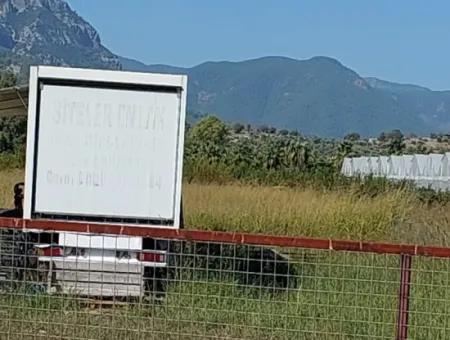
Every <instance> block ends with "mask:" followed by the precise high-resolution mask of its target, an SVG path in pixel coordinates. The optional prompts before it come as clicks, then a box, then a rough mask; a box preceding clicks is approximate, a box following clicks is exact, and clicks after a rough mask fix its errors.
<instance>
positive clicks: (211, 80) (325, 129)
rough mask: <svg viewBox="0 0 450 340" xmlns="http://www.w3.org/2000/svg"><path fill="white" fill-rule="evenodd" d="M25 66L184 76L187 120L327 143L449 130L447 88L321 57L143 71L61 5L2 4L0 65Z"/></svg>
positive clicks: (37, 0)
mask: <svg viewBox="0 0 450 340" xmlns="http://www.w3.org/2000/svg"><path fill="white" fill-rule="evenodd" d="M33 64H45V65H59V66H72V67H88V68H101V69H115V70H121V69H122V70H130V71H141V72H158V73H182V74H187V75H188V76H189V82H188V87H189V89H188V110H189V113H190V116H191V118H192V117H199V116H202V115H204V114H215V115H217V116H219V117H220V118H221V119H223V120H225V121H227V122H230V123H234V122H240V123H244V124H252V125H271V126H274V127H278V128H283V129H291V130H299V131H300V132H302V133H304V134H310V135H319V136H326V137H340V136H343V135H345V134H347V133H350V132H358V133H360V134H361V135H364V136H375V135H378V134H379V133H380V132H382V131H387V130H392V129H401V130H402V131H404V132H414V133H416V134H428V133H430V132H448V131H450V91H432V90H430V89H427V88H424V87H421V86H417V85H409V84H398V83H393V82H388V81H384V80H380V79H377V78H374V77H363V76H361V75H359V74H358V73H357V72H355V71H354V70H352V69H351V68H349V67H346V66H345V65H343V64H342V63H341V62H340V61H338V60H336V59H333V58H330V57H326V56H317V57H312V58H310V59H306V60H297V59H293V58H288V57H281V56H265V57H260V58H256V59H250V60H244V61H214V62H212V61H211V62H204V63H201V64H199V65H196V66H193V67H176V66H170V65H163V64H160V65H146V64H144V63H142V62H139V61H137V60H134V59H131V58H124V57H120V56H118V55H116V54H114V53H112V52H111V51H110V50H109V49H107V48H106V47H105V46H104V45H103V44H102V42H101V38H100V34H99V33H98V32H97V31H96V30H95V28H94V27H93V26H92V25H91V24H90V23H88V22H87V21H85V20H84V19H83V18H82V17H81V16H79V15H78V14H77V13H76V12H75V11H73V10H72V9H71V7H70V5H69V4H68V3H67V2H66V1H64V0H0V65H2V67H3V68H8V69H10V70H13V71H14V72H16V73H18V74H19V75H21V78H20V80H21V81H25V80H26V75H27V70H28V67H29V65H33Z"/></svg>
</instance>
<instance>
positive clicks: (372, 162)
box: [341, 152, 450, 190]
mask: <svg viewBox="0 0 450 340" xmlns="http://www.w3.org/2000/svg"><path fill="white" fill-rule="evenodd" d="M341 173H342V174H343V175H344V176H347V177H353V176H359V177H367V176H373V177H385V178H388V179H392V180H410V181H413V182H414V183H416V184H417V186H419V187H426V188H431V189H435V190H450V152H448V153H445V154H435V153H434V154H428V155H423V154H415V155H401V156H398V155H391V156H375V157H373V156H371V157H353V158H351V157H346V158H345V159H344V161H343V164H342V170H341Z"/></svg>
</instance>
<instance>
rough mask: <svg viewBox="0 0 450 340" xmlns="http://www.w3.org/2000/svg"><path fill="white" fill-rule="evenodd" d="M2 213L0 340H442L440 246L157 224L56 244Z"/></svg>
mask: <svg viewBox="0 0 450 340" xmlns="http://www.w3.org/2000/svg"><path fill="white" fill-rule="evenodd" d="M3 221H4V222H3V223H0V225H3V227H0V339H161V338H163V339H200V338H211V339H213V338H214V339H216V338H222V339H395V338H398V339H406V338H408V339H448V338H450V322H449V321H450V306H449V302H450V301H449V300H450V292H449V288H450V274H449V270H450V262H449V259H447V258H445V256H447V255H448V254H450V251H449V250H448V249H442V248H436V249H432V248H418V247H401V246H395V245H377V244H361V243H356V242H355V243H351V242H341V243H339V241H337V242H333V241H329V240H308V239H289V238H268V237H263V236H255V235H238V234H226V233H212V232H211V233H209V232H197V233H196V232H189V231H180V232H176V231H173V230H170V231H169V230H166V231H165V230H157V231H152V232H151V233H152V235H147V238H146V239H145V240H146V241H145V242H144V244H143V248H144V251H143V252H142V251H140V250H134V251H133V250H130V247H128V248H127V247H124V246H123V242H124V241H123V240H124V239H125V240H126V239H127V238H129V239H130V242H131V239H132V236H131V235H130V236H124V235H123V233H124V231H123V229H121V230H122V231H121V233H122V235H120V236H118V235H116V236H108V237H109V240H110V238H111V237H112V238H117V243H116V244H117V245H118V246H117V248H116V249H113V250H111V249H104V248H102V249H94V248H93V247H85V244H84V243H83V242H84V241H83V242H82V241H81V239H82V238H85V237H86V236H85V235H81V234H80V235H79V238H80V242H79V244H80V246H70V247H69V246H64V247H61V246H59V245H58V244H59V243H60V242H59V238H60V237H61V236H60V235H59V234H58V233H52V232H50V231H49V230H47V231H46V232H37V231H28V232H24V231H23V230H22V229H20V228H6V227H5V226H7V225H8V224H9V225H12V224H15V227H17V226H18V224H17V221H13V220H3ZM0 222H1V221H0ZM74 225H76V224H64V223H62V224H60V225H59V226H58V228H59V230H61V229H64V228H65V227H66V226H67V228H68V230H71V231H74V230H72V229H73V226H74ZM91 227H92V226H91ZM71 228H72V229H71ZM49 229H50V227H49ZM131 230H132V229H130V230H128V231H130V232H131ZM109 231H110V232H111V231H114V230H111V229H110V230H109ZM128 231H127V230H125V232H128ZM158 235H159V236H158ZM162 236H164V237H162ZM104 237H105V238H106V236H104ZM402 254H403V255H402ZM405 254H406V255H405ZM432 254H435V255H436V256H434V257H433V256H425V255H432Z"/></svg>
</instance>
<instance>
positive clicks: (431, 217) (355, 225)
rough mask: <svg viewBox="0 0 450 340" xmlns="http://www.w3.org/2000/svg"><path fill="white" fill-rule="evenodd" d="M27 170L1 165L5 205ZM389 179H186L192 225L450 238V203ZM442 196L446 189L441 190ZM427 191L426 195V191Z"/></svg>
mask: <svg viewBox="0 0 450 340" xmlns="http://www.w3.org/2000/svg"><path fill="white" fill-rule="evenodd" d="M23 176H24V173H23V170H21V169H11V170H3V171H0V207H9V208H11V207H12V205H13V193H12V189H13V186H14V184H15V183H17V182H20V181H23ZM427 195H428V196H424V195H422V193H417V192H414V191H411V190H410V189H408V188H405V187H404V186H402V185H400V186H398V185H390V184H389V183H386V182H385V181H366V182H358V181H356V182H352V183H347V184H346V185H342V186H337V187H335V188H333V189H327V188H324V187H316V186H314V185H306V186H302V187H288V186H264V185H258V184H255V185H250V184H245V183H244V184H242V183H239V182H230V181H228V180H226V178H224V182H223V184H214V183H210V184H201V183H195V182H193V183H188V182H185V183H184V188H183V204H184V216H185V222H186V226H187V228H191V229H208V230H220V231H240V232H253V233H264V234H272V235H289V236H310V237H326V238H341V239H353V240H371V241H387V242H403V243H415V244H433V245H442V246H450V203H449V201H448V200H446V199H442V200H436V199H433V198H430V197H429V195H430V194H429V193H427ZM438 196H439V195H438ZM424 197H425V198H424Z"/></svg>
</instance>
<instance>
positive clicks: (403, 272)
mask: <svg viewBox="0 0 450 340" xmlns="http://www.w3.org/2000/svg"><path fill="white" fill-rule="evenodd" d="M411 262H412V256H411V255H407V254H402V255H401V257H400V289H399V293H398V314H397V340H406V339H407V338H408V316H409V293H410V284H411Z"/></svg>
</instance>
